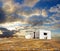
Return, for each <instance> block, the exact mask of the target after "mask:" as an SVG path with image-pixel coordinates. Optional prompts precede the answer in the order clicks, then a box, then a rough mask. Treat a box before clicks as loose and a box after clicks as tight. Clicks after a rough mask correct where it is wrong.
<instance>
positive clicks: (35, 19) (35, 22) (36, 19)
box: [27, 16, 43, 26]
mask: <svg viewBox="0 0 60 51" xmlns="http://www.w3.org/2000/svg"><path fill="white" fill-rule="evenodd" d="M27 22H28V24H31V25H32V26H41V25H43V17H40V16H32V17H30V18H29V19H28V21H27Z"/></svg>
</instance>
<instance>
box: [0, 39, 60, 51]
mask: <svg viewBox="0 0 60 51" xmlns="http://www.w3.org/2000/svg"><path fill="white" fill-rule="evenodd" d="M59 43H60V41H59V40H39V39H30V40H26V39H21V38H6V39H2V40H0V51H5V50H6V51H60V44H59Z"/></svg>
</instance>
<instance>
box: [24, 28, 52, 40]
mask: <svg viewBox="0 0 60 51" xmlns="http://www.w3.org/2000/svg"><path fill="white" fill-rule="evenodd" d="M25 38H26V39H51V31H49V30H44V29H38V30H34V31H32V30H28V31H26V34H25Z"/></svg>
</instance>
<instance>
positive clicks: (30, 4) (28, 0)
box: [23, 0, 40, 7]
mask: <svg viewBox="0 0 60 51" xmlns="http://www.w3.org/2000/svg"><path fill="white" fill-rule="evenodd" d="M38 1H40V0H24V4H23V5H24V6H28V7H33V6H34V5H35V4H36V3H37V2H38Z"/></svg>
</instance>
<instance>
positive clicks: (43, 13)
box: [41, 9, 48, 17]
mask: <svg viewBox="0 0 60 51" xmlns="http://www.w3.org/2000/svg"><path fill="white" fill-rule="evenodd" d="M41 15H42V16H43V17H47V16H48V15H47V11H46V10H45V9H43V10H42V13H41Z"/></svg>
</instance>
